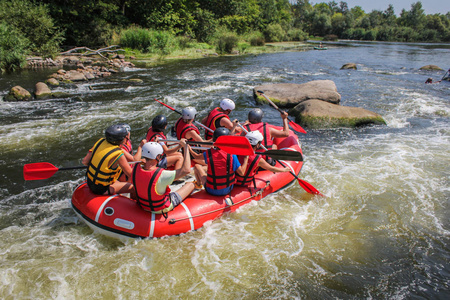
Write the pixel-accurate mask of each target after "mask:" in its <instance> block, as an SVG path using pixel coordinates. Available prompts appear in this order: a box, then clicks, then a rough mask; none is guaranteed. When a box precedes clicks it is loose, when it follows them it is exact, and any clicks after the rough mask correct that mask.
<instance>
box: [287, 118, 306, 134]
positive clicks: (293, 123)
mask: <svg viewBox="0 0 450 300" xmlns="http://www.w3.org/2000/svg"><path fill="white" fill-rule="evenodd" d="M289 126H291V128H292V129H294V130H295V131H297V132H301V133H306V131H305V129H303V128H302V126H300V125H298V124H297V123H295V122H294V121H292V120H290V119H289Z"/></svg>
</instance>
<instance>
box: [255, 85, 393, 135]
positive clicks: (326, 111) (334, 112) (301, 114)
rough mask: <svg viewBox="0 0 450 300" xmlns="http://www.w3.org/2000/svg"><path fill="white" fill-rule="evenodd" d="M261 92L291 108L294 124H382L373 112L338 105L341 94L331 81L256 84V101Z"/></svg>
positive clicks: (324, 126) (343, 125)
mask: <svg viewBox="0 0 450 300" xmlns="http://www.w3.org/2000/svg"><path fill="white" fill-rule="evenodd" d="M258 91H263V92H264V94H265V96H267V97H268V98H269V99H270V100H271V101H272V102H274V103H276V105H277V106H279V107H286V108H291V109H290V110H289V114H290V115H293V116H294V117H295V120H296V122H297V123H298V124H300V125H302V126H306V127H308V128H332V127H356V126H362V125H368V124H377V125H381V124H386V122H385V121H384V119H383V117H382V116H381V115H379V114H377V113H374V112H371V111H368V110H366V109H363V108H359V107H349V106H342V105H339V103H340V100H341V95H340V94H339V93H338V92H337V88H336V85H335V83H334V82H333V81H331V80H315V81H310V82H307V83H303V84H293V83H280V84H266V85H261V86H257V87H255V88H254V89H253V94H254V97H255V99H256V101H257V102H263V103H267V100H266V99H265V98H264V97H263V96H261V95H260V94H259V93H258Z"/></svg>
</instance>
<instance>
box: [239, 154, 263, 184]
mask: <svg viewBox="0 0 450 300" xmlns="http://www.w3.org/2000/svg"><path fill="white" fill-rule="evenodd" d="M238 158H239V162H240V163H241V164H242V162H243V161H244V156H238ZM261 158H262V156H261V155H260V154H253V155H250V156H249V157H248V163H247V170H246V171H245V174H244V176H241V175H239V174H236V184H237V185H241V186H249V185H250V184H251V183H252V182H253V180H254V179H255V175H256V173H257V172H258V163H259V161H260V160H261Z"/></svg>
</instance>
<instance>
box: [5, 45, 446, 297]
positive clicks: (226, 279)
mask: <svg viewBox="0 0 450 300" xmlns="http://www.w3.org/2000/svg"><path fill="white" fill-rule="evenodd" d="M342 43H343V42H341V44H336V45H329V50H327V51H306V52H286V53H277V54H265V55H259V56H242V57H218V58H208V59H199V60H193V61H184V60H179V61H173V62H169V63H167V64H166V65H164V66H158V67H154V68H149V69H147V68H139V69H133V70H127V72H125V73H121V74H117V75H114V76H113V77H111V78H109V79H107V80H104V81H102V80H99V81H97V82H89V83H86V84H80V85H70V86H62V87H58V88H57V90H58V91H63V92H68V93H71V94H72V95H73V97H71V98H66V99H51V100H45V101H33V102H17V103H16V102H3V101H0V107H1V109H0V116H1V125H2V126H0V137H1V139H0V143H1V144H0V149H1V154H2V155H1V158H0V178H1V181H0V194H1V195H2V196H1V197H0V230H1V233H0V234H1V236H0V238H1V240H2V246H1V247H0V257H1V263H0V268H1V272H0V282H1V284H0V295H1V296H2V298H68V299H75V298H87V297H90V298H91V297H94V298H127V299H128V298H149V296H150V295H154V294H158V295H160V296H161V297H166V298H167V297H168V298H183V299H198V298H220V299H225V298H227V299H228V298H245V299H254V298H277V299H279V298H281V299H292V298H296V297H297V298H315V299H316V298H319V297H320V298H349V297H356V298H392V297H395V298H416V297H417V298H418V297H423V298H440V299H445V298H448V297H449V296H450V293H449V292H448V291H449V288H448V285H449V278H450V276H449V269H448V261H449V250H448V246H447V245H448V244H449V223H448V220H449V211H450V210H449V209H448V208H449V207H448V199H449V198H450V192H449V188H448V187H449V172H448V165H449V157H450V150H449V148H448V145H449V133H450V130H449V122H448V121H449V120H448V118H449V111H450V108H449V102H448V99H450V83H448V82H442V83H440V84H436V85H425V84H423V82H424V81H425V79H426V78H428V77H433V78H435V79H440V77H442V75H443V73H444V72H445V71H444V72H436V71H433V72H425V71H420V70H419V68H420V67H422V66H424V65H427V64H431V63H432V64H436V65H438V66H440V67H441V68H443V69H445V68H448V65H445V64H446V63H448V46H447V45H433V47H430V45H427V44H408V45H405V44H398V43H357V42H348V43H344V45H350V46H351V47H347V46H346V47H344V46H342ZM445 53H447V61H445V59H446V56H445V55H443V54H445ZM348 62H355V63H357V66H358V70H356V71H354V70H340V67H341V66H342V65H343V64H344V63H348ZM50 73H52V71H51V70H42V71H39V72H32V71H25V72H23V73H22V74H13V75H4V76H2V77H1V78H0V91H1V93H0V94H1V96H3V95H5V94H6V93H7V92H8V90H9V88H10V87H12V86H14V85H17V84H19V85H22V86H23V87H25V88H27V89H29V90H32V89H33V86H34V83H35V82H37V81H42V80H43V79H44V78H45V77H46V76H47V75H48V74H50ZM130 78H139V79H142V80H143V83H138V82H130V81H124V79H130ZM311 80H332V81H334V82H335V83H336V86H337V88H338V92H339V93H340V94H341V95H342V105H348V106H358V107H363V108H366V109H369V110H372V111H375V112H377V113H379V114H381V115H382V116H383V117H384V118H385V120H386V121H387V124H388V126H382V127H365V128H359V129H354V130H353V129H337V130H307V131H308V134H307V135H303V134H302V135H300V139H301V141H302V144H303V148H304V154H305V164H304V167H303V169H302V173H301V176H300V177H301V178H303V179H305V180H307V181H308V182H310V183H311V184H313V185H314V186H315V187H316V188H317V189H319V190H320V191H321V192H323V193H324V194H326V195H327V196H328V197H327V198H320V197H312V196H311V195H309V194H306V193H305V192H304V191H303V190H302V189H301V187H300V186H299V185H298V184H296V183H295V184H294V185H292V186H291V187H289V188H287V189H285V190H283V191H281V192H279V193H277V194H275V195H271V196H269V197H267V198H265V199H263V200H262V201H259V202H252V203H251V204H249V205H246V206H244V207H242V208H240V209H239V210H238V211H237V212H235V213H232V214H227V215H225V216H223V217H222V218H220V219H218V220H215V221H213V222H210V223H208V224H207V225H206V226H205V227H203V228H201V229H200V230H198V231H196V232H190V233H187V234H185V235H182V236H178V237H171V238H162V239H159V240H140V241H130V242H128V243H126V244H124V243H122V242H120V241H117V240H114V239H110V238H107V237H104V236H99V235H95V234H93V233H92V231H91V230H90V229H89V228H88V227H87V226H86V225H84V224H83V223H81V222H80V221H79V220H78V219H77V217H76V215H75V214H74V212H73V211H72V209H71V208H70V197H71V193H72V190H73V188H74V187H75V186H76V185H77V184H78V183H79V182H80V181H81V180H82V177H83V172H82V171H80V170H78V171H61V172H58V173H57V174H55V175H54V176H53V177H52V178H50V179H47V180H43V181H30V182H24V181H23V179H22V173H21V172H22V171H21V170H22V167H23V165H24V164H26V163H31V162H38V161H48V162H51V163H52V164H54V165H56V166H58V167H65V166H76V165H79V164H80V158H82V157H83V156H84V155H85V153H86V151H87V150H88V149H89V148H90V147H91V146H92V144H93V143H94V142H95V141H96V140H97V139H98V137H99V136H101V135H102V134H103V131H104V128H106V127H107V126H108V125H109V124H111V123H113V122H117V121H127V122H128V123H129V124H130V125H131V127H132V140H133V143H134V145H135V146H137V144H138V143H139V140H140V139H141V138H143V137H144V136H145V133H146V131H147V128H148V127H149V125H150V122H151V120H152V118H153V116H154V115H156V114H165V115H166V116H168V119H169V121H170V122H171V123H173V122H174V121H175V120H176V119H177V118H178V115H177V114H176V113H174V112H172V111H170V110H168V109H167V108H164V107H162V106H161V105H159V104H158V103H156V102H155V101H154V100H153V99H154V98H155V97H156V98H158V99H163V100H164V101H165V102H166V103H168V104H169V105H171V106H172V107H175V108H182V107H185V106H187V105H194V106H195V107H196V108H197V110H198V111H199V112H200V113H199V117H203V116H205V115H206V113H207V111H208V110H210V109H211V108H213V107H214V106H215V105H217V103H218V102H219V101H220V99H222V98H225V97H227V98H232V99H233V100H235V102H236V103H237V109H236V110H235V111H233V113H232V117H233V118H237V119H239V120H242V121H243V120H245V119H246V116H247V112H248V110H249V108H252V107H254V106H256V104H255V102H254V100H253V98H252V88H253V87H254V86H257V85H261V84H265V83H279V82H292V83H304V82H308V81H311ZM1 96H0V97H1ZM261 108H262V109H263V111H264V113H265V117H264V119H265V121H268V122H271V123H274V124H281V119H280V117H279V113H278V112H277V111H276V110H274V109H271V108H270V107H269V106H261ZM93 283H95V284H93Z"/></svg>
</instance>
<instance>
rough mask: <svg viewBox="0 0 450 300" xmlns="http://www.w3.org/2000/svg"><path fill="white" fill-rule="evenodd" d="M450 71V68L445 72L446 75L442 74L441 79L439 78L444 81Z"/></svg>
mask: <svg viewBox="0 0 450 300" xmlns="http://www.w3.org/2000/svg"><path fill="white" fill-rule="evenodd" d="M449 72H450V69H448V71H447V72H445V74H444V76H442V78H441V80H439V81H442V80H444V78H445V76H447V73H449Z"/></svg>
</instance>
